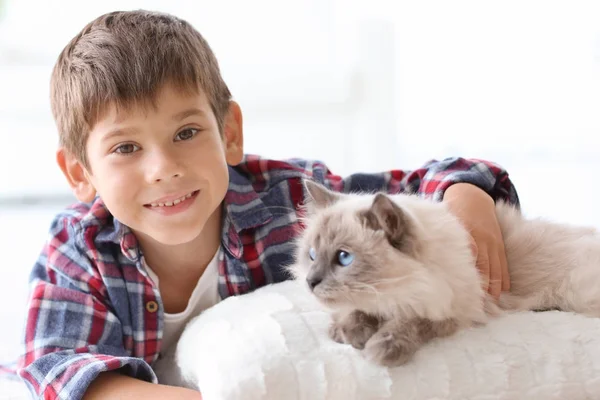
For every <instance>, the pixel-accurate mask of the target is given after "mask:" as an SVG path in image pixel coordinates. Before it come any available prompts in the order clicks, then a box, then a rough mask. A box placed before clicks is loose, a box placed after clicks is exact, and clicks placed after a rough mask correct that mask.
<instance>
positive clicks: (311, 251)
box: [308, 247, 317, 261]
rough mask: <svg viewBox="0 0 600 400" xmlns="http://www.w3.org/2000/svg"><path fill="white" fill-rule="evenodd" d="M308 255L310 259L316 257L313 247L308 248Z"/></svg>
mask: <svg viewBox="0 0 600 400" xmlns="http://www.w3.org/2000/svg"><path fill="white" fill-rule="evenodd" d="M308 256H309V257H310V259H311V260H313V261H315V258H317V252H316V250H315V248H314V247H311V248H310V249H308Z"/></svg>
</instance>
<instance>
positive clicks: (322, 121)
mask: <svg viewBox="0 0 600 400" xmlns="http://www.w3.org/2000/svg"><path fill="white" fill-rule="evenodd" d="M136 8H146V9H156V10H162V11H166V12H171V13H174V14H176V15H178V16H180V17H183V18H185V19H187V20H188V21H190V22H191V23H192V24H193V25H194V26H195V27H196V28H197V29H198V30H200V32H202V34H203V35H204V36H205V37H206V39H207V40H208V41H209V43H210V44H211V46H212V48H213V50H214V51H215V53H216V54H217V57H218V58H219V60H220V63H221V68H222V72H223V75H224V78H225V80H226V81H227V82H228V84H229V86H230V89H231V90H232V92H233V94H234V97H235V98H236V100H238V101H239V102H240V104H241V105H242V109H243V111H244V117H245V135H246V146H247V147H246V150H247V152H250V153H258V154H261V155H266V156H270V157H276V158H284V157H294V156H297V157H304V158H318V159H322V160H324V161H326V162H327V164H328V165H329V166H330V167H331V168H332V169H333V171H334V172H336V173H339V174H348V173H350V172H353V171H377V170H383V169H389V168H406V169H412V168H416V167H418V166H420V165H421V164H423V163H424V162H425V161H427V160H428V159H431V158H438V159H440V158H444V157H448V156H463V157H478V158H485V159H489V160H492V161H495V162H497V163H499V164H501V165H503V166H504V167H506V168H507V169H508V171H509V172H510V174H511V178H512V180H513V182H514V183H515V184H516V186H517V189H518V191H519V194H520V198H521V202H522V206H523V210H524V211H525V213H526V214H528V215H531V216H545V217H548V218H552V219H554V220H557V221H563V222H571V223H580V224H588V225H595V226H597V227H600V211H598V208H597V207H596V203H595V202H596V201H597V200H598V194H599V189H598V187H599V186H598V184H597V183H596V181H595V179H596V174H597V172H598V171H600V161H599V158H598V157H597V156H596V155H597V154H598V146H599V142H600V136H599V135H598V133H599V131H600V129H599V128H600V119H599V118H598V110H600V23H599V21H600V2H598V1H577V0H571V1H568V2H567V1H550V0H505V1H502V2H496V1H482V0H473V1H465V0H454V1H423V0H414V1H398V0H388V1H383V0H371V1H369V2H364V1H358V0H357V1H348V0H254V1H251V2H249V1H244V0H219V1H216V0H212V1H176V0H171V1H169V2H165V1H158V0H155V1H149V0H145V1H134V0H118V1H117V0H103V1H102V2H81V1H74V0H64V1H58V0H55V1H43V0H39V1H34V0H0V226H1V227H2V229H1V230H0V232H1V233H0V235H1V236H0V254H2V262H0V304H4V305H14V308H12V307H11V308H7V307H2V308H0V320H2V321H7V320H8V321H11V324H12V322H14V324H15V325H16V324H19V323H20V322H21V318H22V315H23V311H24V307H25V305H24V304H25V303H24V293H25V290H24V288H25V281H26V279H27V275H28V274H29V271H30V269H31V266H32V264H33V262H34V261H35V259H36V257H37V253H38V252H39V250H40V249H41V246H42V243H43V241H44V239H45V235H46V231H47V229H48V224H49V222H50V219H51V217H52V214H53V213H54V212H56V211H57V210H58V209H59V208H62V207H63V206H65V205H66V204H67V203H69V202H71V201H72V198H71V197H70V193H69V190H68V187H67V186H66V184H65V181H64V179H63V178H62V176H61V175H60V172H59V170H58V167H56V165H55V163H54V151H55V147H56V142H57V135H56V131H55V126H54V124H53V121H52V118H51V115H50V107H49V100H48V82H49V76H50V71H51V68H52V66H53V63H54V61H55V59H56V57H57V56H58V54H59V52H60V51H61V49H62V48H63V46H64V45H65V44H66V43H67V42H68V41H69V40H70V39H71V38H72V37H73V36H74V35H75V34H76V33H77V32H78V31H79V30H80V29H81V28H82V27H83V26H84V25H85V24H86V23H87V22H89V21H90V20H91V19H93V18H95V17H97V16H98V15H100V14H102V13H105V12H108V11H112V10H116V9H136ZM3 325H4V322H3ZM11 331H14V329H13V330H11ZM7 334H9V333H5V334H4V335H7ZM16 337H17V334H14V336H11V337H7V338H6V340H8V341H10V342H11V343H15V339H16ZM0 339H1V338H0ZM6 340H2V341H0V343H6ZM3 346H4V345H3ZM5 349H6V351H10V350H13V349H12V348H11V349H9V348H7V347H6V346H5ZM1 360H2V359H1V358H0V361H1Z"/></svg>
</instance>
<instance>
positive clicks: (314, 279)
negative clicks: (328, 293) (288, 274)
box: [306, 275, 323, 290]
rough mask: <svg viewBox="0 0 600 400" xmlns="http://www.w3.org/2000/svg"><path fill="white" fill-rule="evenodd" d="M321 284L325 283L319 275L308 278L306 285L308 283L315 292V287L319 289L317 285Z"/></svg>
mask: <svg viewBox="0 0 600 400" xmlns="http://www.w3.org/2000/svg"><path fill="white" fill-rule="evenodd" d="M321 282H323V278H322V277H320V276H317V275H313V276H309V277H308V278H306V283H308V287H309V288H310V290H315V287H317V285H318V284H319V283H321Z"/></svg>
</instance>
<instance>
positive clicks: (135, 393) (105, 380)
mask: <svg viewBox="0 0 600 400" xmlns="http://www.w3.org/2000/svg"><path fill="white" fill-rule="evenodd" d="M83 399H84V400H111V399H145V400H153V399H157V400H158V399H181V400H202V396H201V395H200V392H197V391H195V390H192V389H186V388H180V387H174V386H166V385H156V384H153V383H149V382H145V381H141V380H139V379H135V378H131V377H129V376H125V375H121V374H118V373H115V372H103V373H101V374H100V375H99V376H98V378H96V379H95V380H94V382H92V384H91V385H90V386H89V388H88V390H87V392H85V395H84V397H83Z"/></svg>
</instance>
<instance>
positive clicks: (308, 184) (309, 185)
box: [304, 179, 340, 210]
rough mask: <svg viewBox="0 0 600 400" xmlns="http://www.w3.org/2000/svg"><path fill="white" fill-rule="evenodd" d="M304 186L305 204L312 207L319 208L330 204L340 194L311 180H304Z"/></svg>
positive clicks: (336, 199)
mask: <svg viewBox="0 0 600 400" xmlns="http://www.w3.org/2000/svg"><path fill="white" fill-rule="evenodd" d="M304 188H305V189H306V190H305V191H306V201H305V203H307V206H308V207H309V209H310V208H312V209H313V210H314V209H320V208H324V207H327V206H330V205H332V204H333V203H335V202H336V201H338V199H339V198H340V194H339V193H336V192H333V191H331V190H329V189H327V188H326V187H325V186H323V185H321V184H320V183H317V182H315V181H311V180H309V179H305V180H304Z"/></svg>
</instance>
